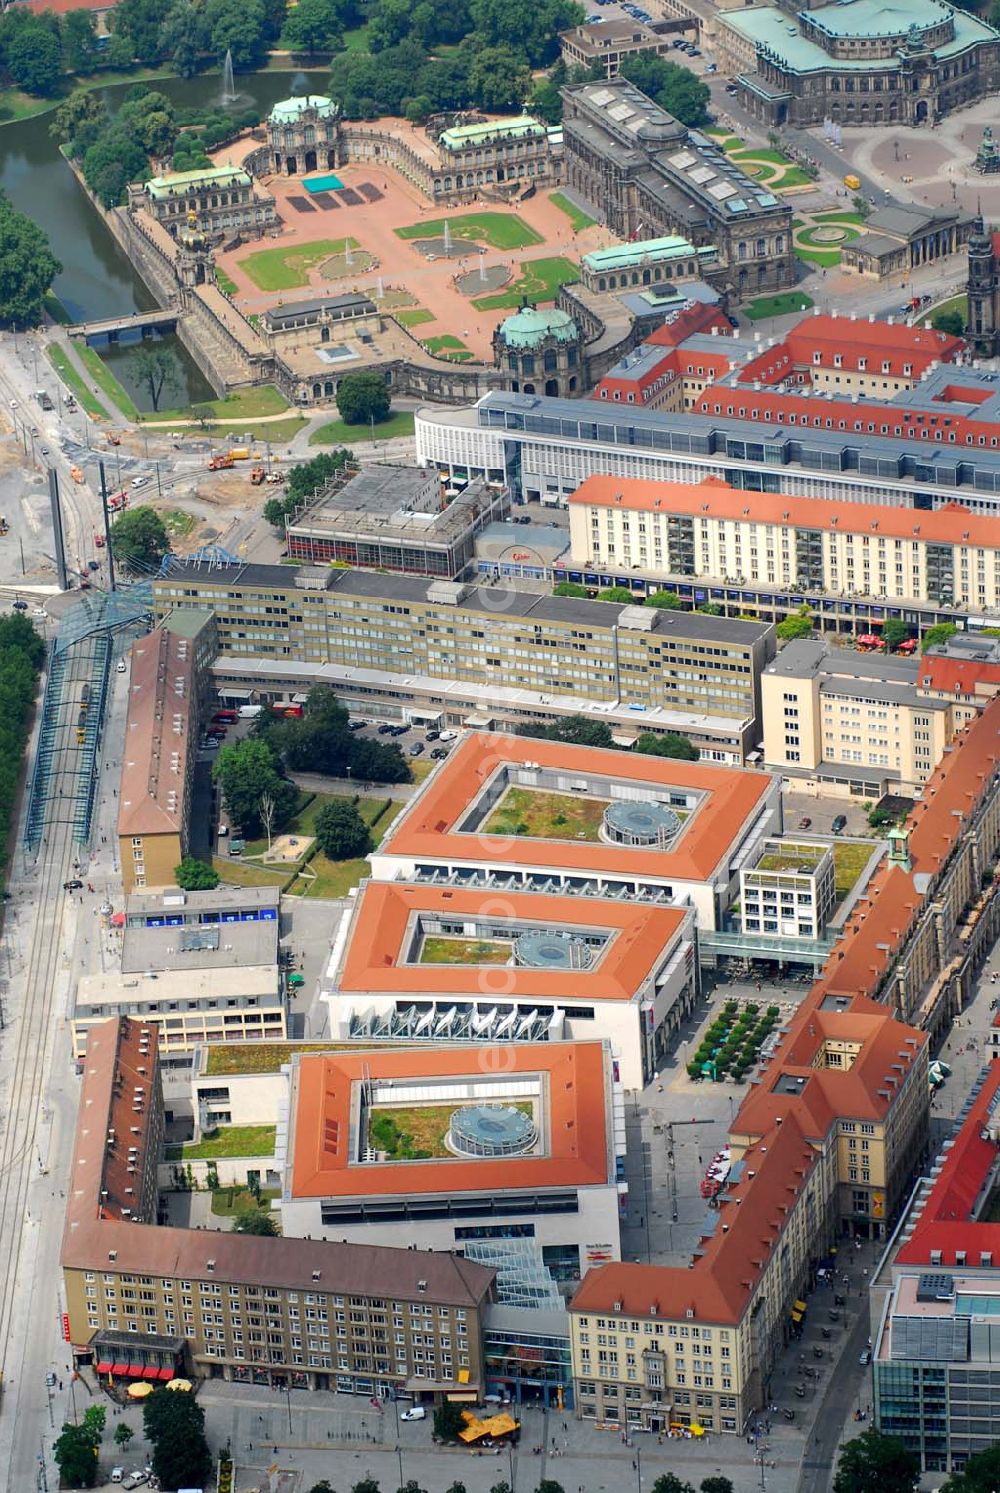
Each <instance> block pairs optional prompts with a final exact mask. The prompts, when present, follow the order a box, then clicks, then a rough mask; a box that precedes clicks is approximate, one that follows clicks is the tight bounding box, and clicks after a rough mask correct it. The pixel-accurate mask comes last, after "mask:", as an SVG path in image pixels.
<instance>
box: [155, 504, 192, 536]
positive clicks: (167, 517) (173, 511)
mask: <svg viewBox="0 0 1000 1493" xmlns="http://www.w3.org/2000/svg"><path fill="white" fill-rule="evenodd" d="M160 517H161V518H162V520H163V526H164V528H165V529H166V531H167V533H168V534H169V535H170V537H171V539H184V538H185V537H186V536H187V535H188V534H190V532H191V530H192V529H193V528H194V526H195V524H196V523H197V522H198V520H197V519H196V518H195V517H194V516H193V514H190V513H185V512H184V509H183V508H161V509H160Z"/></svg>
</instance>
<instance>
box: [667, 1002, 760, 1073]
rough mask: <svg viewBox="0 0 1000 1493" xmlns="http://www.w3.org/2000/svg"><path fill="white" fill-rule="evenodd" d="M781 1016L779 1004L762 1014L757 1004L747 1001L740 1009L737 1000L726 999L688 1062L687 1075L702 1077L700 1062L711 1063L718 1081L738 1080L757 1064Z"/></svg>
mask: <svg viewBox="0 0 1000 1493" xmlns="http://www.w3.org/2000/svg"><path fill="white" fill-rule="evenodd" d="M780 1015H781V1009H780V1007H778V1006H768V1007H767V1009H766V1010H765V1011H764V1012H763V1013H762V1012H761V1009H760V1006H758V1005H756V1004H755V1003H754V1002H753V1001H748V1002H747V1004H746V1005H745V1006H744V1007H743V1009H742V1011H741V1010H740V1007H739V1002H738V1001H735V1000H728V1001H726V1003H725V1005H724V1006H723V1007H722V1011H721V1012H720V1014H719V1015H718V1016H717V1017H716V1018H715V1020H714V1021H713V1022H712V1024H711V1026H710V1027H709V1028H708V1030H707V1031H706V1032H705V1035H704V1036H703V1038H702V1040H701V1043H700V1045H699V1047H698V1050H697V1052H696V1053H695V1055H694V1058H693V1060H692V1061H691V1062H690V1063H688V1065H687V1072H688V1077H689V1078H694V1079H698V1078H701V1077H702V1076H703V1075H702V1067H703V1065H704V1064H705V1063H713V1064H714V1066H715V1080H716V1082H717V1083H721V1082H722V1081H723V1079H725V1078H726V1077H729V1078H731V1079H732V1080H733V1081H734V1082H735V1083H739V1082H741V1080H742V1079H744V1078H745V1077H746V1075H747V1073H748V1072H749V1071H750V1069H751V1068H752V1067H753V1065H754V1063H756V1061H757V1058H758V1055H759V1053H760V1049H761V1047H762V1046H763V1045H764V1043H765V1041H766V1040H767V1038H768V1037H769V1036H770V1034H771V1032H772V1031H773V1030H774V1028H775V1027H776V1026H777V1024H778V1018H779V1017H780Z"/></svg>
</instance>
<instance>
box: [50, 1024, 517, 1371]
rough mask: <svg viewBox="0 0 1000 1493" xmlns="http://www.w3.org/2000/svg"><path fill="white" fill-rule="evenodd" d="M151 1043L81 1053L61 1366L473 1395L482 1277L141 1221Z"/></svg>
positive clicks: (138, 1032) (148, 1194)
mask: <svg viewBox="0 0 1000 1493" xmlns="http://www.w3.org/2000/svg"><path fill="white" fill-rule="evenodd" d="M162 1126H163V1099H162V1093H161V1088H160V1073H159V1066H158V1058H157V1033H156V1029H155V1027H153V1026H145V1025H143V1024H142V1023H140V1022H136V1021H131V1020H129V1019H128V1018H120V1019H117V1020H112V1021H107V1022H105V1023H103V1024H102V1025H101V1026H98V1027H95V1028H94V1029H93V1030H92V1032H91V1034H90V1039H89V1042H88V1049H87V1056H86V1060H85V1067H84V1074H83V1085H82V1090H81V1095H80V1111H79V1120H78V1125H77V1133H76V1140H75V1144H74V1151H73V1160H72V1166H71V1173H70V1182H69V1186H68V1188H67V1199H68V1201H67V1208H66V1227H65V1233H64V1236H63V1245H62V1257H61V1263H62V1271H63V1283H64V1287H65V1302H66V1312H67V1315H68V1317H69V1342H70V1344H71V1351H72V1353H73V1356H74V1360H75V1362H76V1363H77V1364H78V1365H80V1364H89V1365H91V1366H92V1367H93V1368H94V1370H95V1371H96V1372H98V1373H100V1374H101V1375H102V1376H104V1375H110V1376H112V1377H113V1378H114V1379H116V1380H118V1381H119V1382H122V1381H125V1382H127V1381H128V1380H130V1379H137V1378H152V1377H153V1375H154V1373H155V1374H156V1375H157V1376H158V1377H161V1378H173V1377H174V1375H175V1373H177V1372H179V1371H183V1372H185V1373H189V1374H191V1373H193V1374H195V1375H197V1376H199V1377H206V1378H224V1379H231V1380H235V1381H237V1382H243V1383H252V1384H260V1385H267V1386H270V1387H271V1388H278V1389H281V1388H284V1389H291V1388H314V1389H328V1390H339V1391H345V1392H347V1393H356V1394H363V1395H365V1396H369V1397H370V1396H373V1395H374V1396H377V1397H379V1398H382V1397H384V1396H389V1395H403V1396H406V1397H414V1398H417V1399H424V1398H425V1399H427V1400H437V1399H442V1398H445V1397H446V1396H447V1395H448V1394H449V1393H454V1394H462V1395H468V1396H470V1397H471V1396H472V1395H475V1396H476V1398H478V1397H479V1396H480V1395H481V1393H482V1385H483V1358H482V1335H481V1315H482V1311H483V1308H484V1306H485V1305H486V1303H487V1302H488V1300H489V1299H490V1298H491V1295H492V1290H493V1281H494V1274H495V1272H494V1271H493V1270H492V1269H490V1268H488V1267H484V1266H482V1265H479V1264H477V1263H475V1262H474V1261H472V1260H467V1259H463V1258H462V1257H461V1256H460V1255H458V1254H453V1253H448V1252H444V1251H438V1252H433V1253H432V1252H429V1251H424V1250H413V1249H403V1248H401V1249H385V1248H380V1247H378V1246H374V1245H353V1244H341V1243H327V1242H326V1241H322V1240H308V1239H292V1238H289V1239H281V1238H278V1239H273V1238H260V1237H256V1236H253V1235H249V1234H239V1233H235V1232H232V1231H230V1230H222V1231H215V1230H211V1229H209V1230H205V1229H182V1228H174V1227H168V1226H158V1225H157V1224H156V1221H155V1220H156V1197H157V1193H156V1171H157V1162H158V1160H159V1154H160V1148H161V1141H162Z"/></svg>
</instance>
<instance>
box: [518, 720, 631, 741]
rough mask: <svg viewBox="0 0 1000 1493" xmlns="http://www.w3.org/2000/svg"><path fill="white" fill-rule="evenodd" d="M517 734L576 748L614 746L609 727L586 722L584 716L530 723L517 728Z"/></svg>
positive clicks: (602, 722) (597, 722)
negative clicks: (558, 742) (566, 744)
mask: <svg viewBox="0 0 1000 1493" xmlns="http://www.w3.org/2000/svg"><path fill="white" fill-rule="evenodd" d="M517 734H518V736H534V737H535V738H536V739H537V740H539V741H567V742H570V743H572V744H574V745H576V746H595V747H613V746H614V741H613V740H612V736H611V727H610V726H609V725H608V724H607V723H606V722H605V721H591V720H588V719H587V717H586V716H585V715H564V716H561V717H560V718H559V719H558V720H555V721H544V722H542V721H538V722H534V721H532V722H529V723H528V724H526V725H524V726H518V728H517Z"/></svg>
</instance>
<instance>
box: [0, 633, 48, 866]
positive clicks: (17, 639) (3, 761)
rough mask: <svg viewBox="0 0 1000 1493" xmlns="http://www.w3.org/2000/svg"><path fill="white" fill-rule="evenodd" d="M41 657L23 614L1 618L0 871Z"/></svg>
mask: <svg viewBox="0 0 1000 1493" xmlns="http://www.w3.org/2000/svg"><path fill="white" fill-rule="evenodd" d="M44 657H45V644H44V642H43V641H42V639H41V637H40V636H39V634H38V633H37V632H36V630H35V628H34V627H33V626H32V625H31V623H30V622H29V621H28V620H27V618H26V617H22V615H21V614H20V612H13V613H12V614H11V615H10V616H8V617H2V618H0V872H3V871H5V870H6V865H7V856H8V849H9V846H10V843H11V839H12V829H13V825H14V820H15V817H16V814H17V804H18V797H19V788H20V781H21V764H22V759H23V756H24V749H25V746H26V744H27V740H28V733H29V731H30V729H31V709H32V705H33V704H34V700H35V695H36V693H37V690H38V672H39V670H40V668H41V666H42V660H43V659H44Z"/></svg>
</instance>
